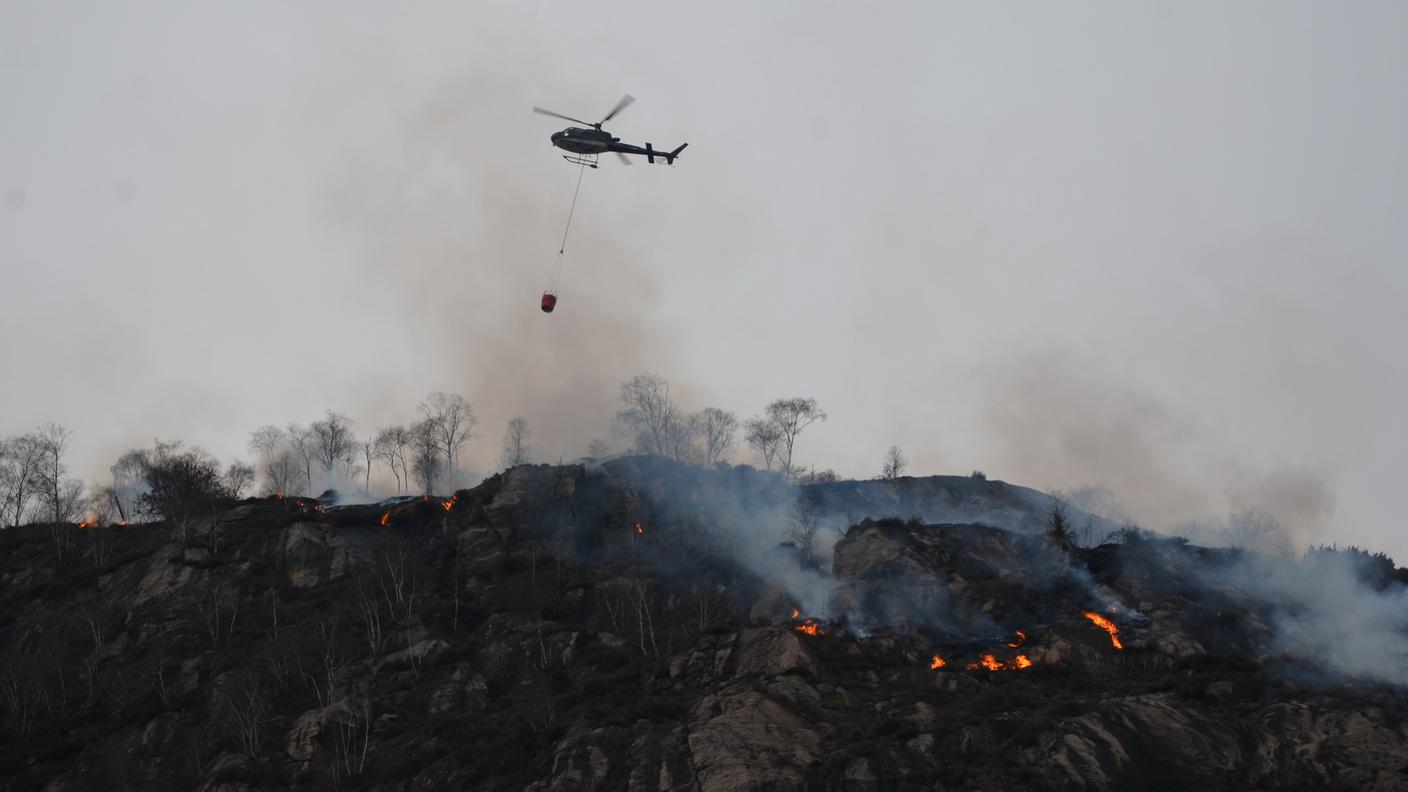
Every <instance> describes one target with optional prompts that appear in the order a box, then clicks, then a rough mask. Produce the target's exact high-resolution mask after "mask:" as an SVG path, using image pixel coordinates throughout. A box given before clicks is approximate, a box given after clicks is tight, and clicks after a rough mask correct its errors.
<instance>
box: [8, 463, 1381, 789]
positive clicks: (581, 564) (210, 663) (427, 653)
mask: <svg viewBox="0 0 1408 792" xmlns="http://www.w3.org/2000/svg"><path fill="white" fill-rule="evenodd" d="M965 481H966V480H950V479H928V480H923V479H916V480H908V481H907V482H901V483H898V484H893V483H892V484H889V485H886V486H888V487H889V489H888V490H886V489H883V488H881V485H879V484H870V483H867V484H857V483H854V482H839V483H835V484H826V485H818V486H816V487H812V488H807V489H803V490H801V491H798V490H795V489H793V488H789V487H787V486H785V485H783V484H782V483H781V482H779V481H777V480H776V479H775V478H773V477H770V476H768V475H765V474H760V473H756V472H753V471H747V470H737V471H702V470H699V469H696V468H689V467H685V466H679V465H670V464H665V463H662V462H658V461H654V460H646V459H624V460H618V461H616V462H612V463H608V464H607V465H605V466H603V467H597V468H591V469H587V468H583V467H579V466H562V467H549V466H537V467H521V468H516V469H514V470H512V471H510V472H508V473H506V474H504V475H501V476H496V477H494V478H492V479H489V480H488V481H486V482H484V483H483V484H482V485H481V486H479V487H476V488H475V489H473V490H468V491H462V492H460V493H457V494H456V495H455V496H454V497H453V498H451V499H439V498H430V499H411V500H407V501H403V502H397V503H388V504H377V505H368V506H358V507H345V508H337V509H328V508H323V507H321V506H319V505H318V503H317V502H315V501H301V500H298V499H292V498H290V499H284V500H279V499H267V500H255V501H246V502H244V503H242V504H238V505H233V506H232V507H231V508H229V509H228V510H226V511H224V512H223V513H222V514H221V515H220V517H219V520H218V521H207V522H205V523H202V524H199V525H196V526H195V527H194V528H192V529H191V530H190V531H188V533H187V534H186V536H184V537H181V536H177V535H174V534H173V532H172V531H171V530H170V529H169V528H166V527H163V526H162V525H142V526H123V527H109V528H102V529H82V530H79V529H77V528H74V527H71V526H62V527H52V528H51V527H46V526H31V527H27V528H21V529H14V530H10V531H4V532H0V554H3V555H0V714H2V715H3V719H4V720H3V726H4V729H5V731H4V738H3V740H0V789H3V790H22V789H47V790H79V789H105V790H107V789H153V790H156V789H161V790H166V789H202V790H224V791H226V792H235V791H236V790H263V789H309V790H313V789H348V790H354V789H360V790H402V789H406V790H410V789H476V790H479V789H483V790H497V789H501V790H522V789H530V790H539V791H540V792H547V791H548V790H554V791H560V792H568V791H569V790H571V791H574V792H575V791H576V790H634V791H638V792H645V791H647V790H650V791H654V790H662V791H663V790H680V791H683V790H709V791H712V790H899V789H928V790H939V789H943V790H950V789H987V790H1002V789H1018V788H1026V789H1128V788H1143V789H1180V790H1181V789H1188V788H1196V787H1202V788H1206V789H1270V788H1282V789H1284V788H1292V789H1296V788H1301V789H1356V790H1358V789H1385V790H1387V789H1408V718H1405V716H1408V695H1405V693H1404V689H1403V688H1402V687H1400V686H1399V685H1398V684H1396V683H1397V682H1398V681H1399V680H1398V679H1397V677H1396V676H1395V673H1401V672H1402V664H1401V663H1400V662H1399V661H1400V658H1396V657H1394V656H1393V653H1394V652H1396V651H1397V650H1398V648H1399V644H1398V643H1396V640H1397V639H1398V638H1400V637H1401V636H1395V635H1393V634H1391V633H1392V630H1389V631H1387V632H1388V633H1390V634H1386V635H1382V636H1379V637H1378V639H1377V640H1376V642H1375V643H1373V644H1372V645H1373V646H1374V647H1375V648H1379V649H1383V650H1384V651H1386V652H1388V654H1389V655H1390V657H1389V660H1388V661H1387V662H1368V663H1360V664H1358V665H1356V664H1355V662H1354V655H1353V654H1346V655H1344V656H1339V655H1335V656H1330V654H1329V653H1330V652H1331V651H1332V648H1322V647H1321V645H1320V644H1319V643H1317V640H1320V636H1321V632H1323V630H1322V631H1321V632H1317V631H1316V630H1319V629H1320V628H1319V625H1320V624H1321V622H1320V621H1317V620H1315V619H1313V618H1311V617H1312V616H1313V615H1314V614H1316V613H1318V610H1317V609H1319V608H1321V604H1320V601H1319V600H1316V599H1314V597H1313V596H1311V595H1308V594H1307V595H1304V596H1302V598H1301V599H1295V596H1299V595H1295V596H1293V588H1294V587H1293V581H1294V580H1296V579H1298V578H1303V577H1307V576H1309V577H1315V576H1316V575H1317V574H1318V575H1319V578H1318V579H1319V580H1321V581H1327V580H1338V579H1339V578H1338V577H1335V575H1337V574H1338V571H1339V570H1342V569H1348V570H1350V571H1351V573H1352V574H1353V578H1352V583H1351V584H1349V585H1350V586H1351V588H1352V591H1349V592H1347V593H1345V596H1346V597H1350V598H1351V599H1349V600H1344V601H1348V602H1359V601H1360V600H1355V599H1352V598H1353V597H1361V596H1362V597H1367V598H1368V599H1367V600H1364V601H1366V602H1373V603H1381V602H1382V603H1389V604H1393V603H1396V602H1399V601H1401V599H1395V598H1401V592H1402V590H1403V588H1404V587H1403V583H1402V582H1401V581H1402V580H1403V578H1404V576H1405V575H1404V572H1403V570H1396V569H1394V568H1393V566H1392V564H1391V563H1390V564H1388V566H1387V568H1386V569H1385V568H1383V563H1382V561H1381V560H1375V559H1372V558H1369V557H1361V556H1362V554H1360V555H1355V554H1321V555H1320V556H1317V558H1316V559H1312V560H1309V561H1306V562H1300V563H1301V565H1300V566H1295V565H1294V563H1293V562H1276V563H1277V564H1283V565H1291V566H1290V567H1287V568H1286V569H1281V568H1280V567H1255V566H1253V567H1249V566H1248V564H1249V563H1251V562H1249V560H1248V559H1247V558H1244V557H1242V556H1241V555H1240V554H1238V553H1235V552H1232V551H1213V550H1207V549H1202V548H1196V547H1190V546H1186V545H1182V544H1178V543H1174V542H1167V541H1162V540H1154V539H1150V538H1147V537H1141V536H1139V535H1126V536H1124V537H1123V538H1124V539H1125V540H1126V541H1124V542H1123V543H1121V544H1109V545H1104V546H1101V547H1097V548H1095V549H1092V550H1081V549H1078V548H1073V547H1069V546H1066V545H1064V544H1063V543H1060V542H1053V541H1052V540H1050V539H1048V538H1047V537H1046V536H1045V535H1044V534H1042V533H1041V532H1040V531H1039V530H1037V528H1038V527H1039V522H1034V520H1036V519H1037V517H1036V515H1039V514H1040V513H1041V504H1040V503H1035V504H1033V503H1031V502H1027V505H1026V506H1025V507H1023V506H1022V505H1021V503H1022V502H1024V501H1023V500H1022V499H1021V498H1013V497H1011V496H1012V491H1015V490H1017V489H1019V488H1011V487H1009V485H1001V484H1000V483H996V482H993V483H991V484H989V483H986V482H972V483H962V482H965ZM980 485H981V487H980ZM954 486H958V487H962V488H964V489H963V491H962V492H961V493H959V494H958V495H954V496H952V497H950V496H949V495H945V494H940V493H953V492H957V490H954V489H953V487H954ZM982 488H988V489H991V491H992V492H993V493H994V494H993V495H992V497H991V499H985V497H984V496H983V495H982V492H983V491H984V490H983V489H982ZM1028 492H1030V491H1028ZM887 493H889V494H887ZM926 493H927V494H926ZM799 498H800V499H801V501H802V503H804V504H811V507H810V508H806V509H803V508H799V507H798V506H797V502H798V500H799ZM946 499H947V500H946ZM919 502H924V503H927V504H928V505H927V506H924V507H916V506H914V505H913V504H915V503H919ZM940 506H943V507H944V508H950V509H954V510H956V511H949V512H944V511H942V509H941V508H939V507H940ZM818 513H819V514H824V515H828V516H829V517H828V519H834V518H835V517H836V515H843V516H844V518H845V519H846V520H847V521H848V522H852V523H853V524H851V525H850V526H849V527H847V528H846V529H845V533H844V536H841V537H839V540H837V539H838V537H836V536H831V537H825V536H823V535H817V536H814V537H812V541H811V542H810V546H808V542H807V541H805V540H806V531H798V530H797V527H798V520H801V521H803V522H806V521H808V520H810V519H811V518H810V517H808V516H807V515H809V514H810V515H815V514H818ZM889 515H897V516H898V518H899V519H895V518H891V517H889ZM912 515H918V517H919V519H913V520H910V519H909V518H910V517H911V516H912ZM945 515H948V516H945ZM953 515H962V516H961V517H959V518H957V519H955V517H954V516H953ZM978 517H981V518H982V519H981V520H979V519H977V518H978ZM936 520H937V521H942V522H939V523H938V524H935V523H934V522H931V521H936ZM979 521H980V522H983V523H986V524H983V525H979V524H973V523H975V522H979ZM787 537H790V539H791V541H790V543H789V542H785V541H783V539H784V538H787ZM1341 556H1343V557H1341ZM1254 561H1256V560H1254ZM1256 563H1261V562H1260V561H1256ZM1316 565H1318V566H1316ZM1248 569H1253V570H1254V571H1255V574H1251V575H1247V574H1246V573H1247V570H1248ZM1278 570H1279V571H1278ZM1281 572H1290V573H1291V574H1289V575H1287V580H1288V581H1292V582H1288V583H1286V586H1287V587H1288V588H1285V589H1281V588H1276V587H1274V586H1270V585H1269V584H1268V583H1267V581H1275V580H1279V579H1280V578H1279V577H1278V575H1279V574H1281ZM1318 588H1320V589H1324V588H1326V586H1324V585H1322V586H1319V587H1318ZM1361 589H1362V591H1361ZM1336 601H1340V600H1336ZM1401 612H1402V611H1401V610H1399V611H1393V610H1392V609H1391V608H1387V609H1385V613H1386V614H1390V615H1389V616H1386V617H1385V618H1389V619H1390V621H1392V619H1393V618H1397V617H1392V616H1391V614H1393V613H1400V614H1401ZM1365 618H1367V619H1368V621H1365V620H1364V619H1359V620H1353V619H1351V620H1350V621H1351V622H1352V623H1353V624H1355V625H1357V626H1356V628H1355V629H1357V630H1361V631H1364V632H1368V631H1372V630H1373V629H1377V625H1378V624H1379V622H1376V621H1373V619H1372V618H1368V617H1365ZM1328 621H1334V620H1333V619H1331V620H1328ZM1326 629H1328V628H1326ZM1330 635H1331V637H1332V638H1335V640H1333V641H1331V643H1332V644H1333V645H1335V646H1339V645H1342V644H1345V643H1346V642H1345V641H1344V640H1340V639H1338V638H1337V637H1335V636H1337V635H1338V634H1334V633H1331V634H1330ZM1367 640H1368V639H1366V641H1367ZM1322 655H1324V656H1322ZM1396 663H1397V664H1398V665H1395V664H1396Z"/></svg>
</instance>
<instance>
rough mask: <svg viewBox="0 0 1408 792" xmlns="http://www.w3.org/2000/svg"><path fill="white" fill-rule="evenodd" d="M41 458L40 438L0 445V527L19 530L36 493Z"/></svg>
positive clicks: (10, 440) (20, 437)
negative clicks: (12, 527)
mask: <svg viewBox="0 0 1408 792" xmlns="http://www.w3.org/2000/svg"><path fill="white" fill-rule="evenodd" d="M42 458H43V453H42V449H41V446H40V443H39V438H38V437H37V436H35V435H33V434H26V435H18V436H15V437H8V438H5V439H4V440H3V441H0V526H2V525H14V526H18V525H20V524H21V523H23V522H24V521H25V517H26V515H28V514H29V506H30V503H31V502H32V501H33V500H34V499H35V497H36V495H37V490H38V489H39V468H40V463H41V461H42Z"/></svg>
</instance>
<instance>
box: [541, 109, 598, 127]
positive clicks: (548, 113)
mask: <svg viewBox="0 0 1408 792" xmlns="http://www.w3.org/2000/svg"><path fill="white" fill-rule="evenodd" d="M533 112H535V113H539V114H541V115H545V116H552V117H553V118H561V119H562V120H563V121H576V122H577V123H579V124H585V125H587V126H596V124H593V123H592V122H590V121H583V120H582V119H580V118H573V117H572V116H565V115H563V114H562V113H554V112H553V111H551V110H544V109H543V108H541V107H535V108H533Z"/></svg>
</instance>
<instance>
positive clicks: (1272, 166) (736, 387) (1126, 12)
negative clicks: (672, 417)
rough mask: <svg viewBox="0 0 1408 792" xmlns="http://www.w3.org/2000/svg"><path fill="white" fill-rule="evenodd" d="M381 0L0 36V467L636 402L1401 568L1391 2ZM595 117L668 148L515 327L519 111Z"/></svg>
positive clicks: (12, 11) (154, 7) (25, 16)
mask: <svg viewBox="0 0 1408 792" xmlns="http://www.w3.org/2000/svg"><path fill="white" fill-rule="evenodd" d="M411 5H412V4H397V5H395V6H393V5H391V4H384V3H378V4H371V3H347V2H338V3H316V4H315V3H298V4H288V3H242V4H192V3H175V2H167V3H123V4H116V3H97V2H90V3H28V2H19V1H18V0H12V1H7V2H0V108H3V113H4V115H3V123H0V191H3V202H0V268H2V269H3V273H2V274H0V333H2V334H3V338H4V341H3V343H0V373H3V377H4V384H3V391H0V433H10V432H19V431H24V430H27V429H29V428H30V427H32V426H33V425H35V424H37V423H40V422H45V421H51V420H52V421H57V422H60V423H63V424H66V425H68V426H70V427H72V428H73V429H74V430H75V431H76V436H75V438H74V445H73V448H74V457H73V462H74V464H73V467H74V472H75V473H78V474H81V475H84V476H85V477H88V478H90V479H92V478H96V477H97V476H99V475H100V474H101V472H102V471H105V469H106V467H107V465H108V464H110V462H111V460H112V458H113V457H114V456H115V455H116V453H117V452H119V451H120V450H122V449H123V448H125V447H128V446H130V445H131V444H134V443H140V442H146V441H149V440H150V439H151V438H152V437H155V436H160V437H163V438H182V439H184V440H186V441H187V442H190V443H196V444H200V445H203V446H205V447H207V448H208V449H210V450H211V451H214V452H216V453H217V454H219V455H221V456H224V457H230V456H233V455H235V454H243V453H244V443H245V440H246V438H247V432H248V431H249V430H250V429H253V428H254V427H256V426H258V425H260V424H265V423H280V424H282V423H285V422H288V421H301V422H304V421H309V420H312V419H314V418H317V417H318V416H319V415H320V413H321V412H322V411H323V410H324V409H326V408H333V409H336V410H339V411H341V412H344V413H347V414H348V415H350V416H351V417H352V418H353V419H354V420H355V421H356V422H357V429H359V430H360V431H362V432H368V431H371V430H374V429H375V428H376V427H377V426H380V425H383V424H385V423H388V422H392V421H404V420H408V419H410V418H412V417H414V408H415V404H416V402H417V401H419V399H420V398H421V397H422V396H423V395H424V394H425V393H426V392H428V391H430V390H436V389H441V390H453V391H458V392H461V393H464V394H465V395H466V396H467V397H469V398H470V399H471V400H472V401H473V403H474V404H475V406H476V408H477V409H478V411H479V413H480V416H481V419H482V420H481V425H480V429H479V435H480V437H479V440H478V443H477V446H476V449H475V450H474V451H472V452H471V454H470V456H471V458H473V459H474V460H476V463H477V464H478V465H479V467H480V468H481V469H484V468H487V467H488V466H489V464H490V462H491V460H492V459H493V458H494V457H495V456H496V455H497V453H498V441H499V436H500V434H501V433H502V431H503V424H504V422H505V421H506V420H507V419H508V418H509V417H510V416H512V415H515V414H522V415H524V416H526V417H527V418H528V419H529V421H530V422H531V423H532V424H533V426H534V431H535V437H534V441H535V443H536V444H537V445H539V446H540V447H541V448H542V449H543V450H544V453H545V454H546V455H548V456H550V457H551V458H552V459H553V460H555V459H556V458H557V457H558V455H559V454H566V455H567V456H569V457H571V456H574V455H578V454H581V453H583V452H584V451H585V447H586V444H587V442H588V441H589V440H590V439H591V438H592V437H594V436H600V435H605V434H606V432H607V431H608V427H609V416H610V415H611V413H612V411H613V409H614V407H615V392H616V385H617V383H619V382H620V381H621V380H622V379H624V378H626V377H629V376H630V375H631V374H633V373H636V372H639V371H641V370H647V369H648V370H654V371H657V372H659V373H661V374H662V375H664V376H666V377H668V378H669V379H670V380H671V381H672V382H673V383H675V385H676V387H677V391H678V393H679V394H680V395H681V396H682V398H683V399H684V400H685V401H686V402H687V403H688V404H689V405H690V406H693V407H702V406H705V405H706V404H716V405H718V406H722V407H725V408H728V409H732V410H735V411H737V412H739V413H740V414H743V415H747V414H751V413H753V412H756V411H758V410H760V409H761V407H762V406H763V405H764V404H765V403H766V402H767V401H768V400H770V399H772V398H776V397H780V396H790V395H811V396H815V397H816V398H817V399H818V400H819V401H820V402H821V404H822V406H823V407H824V408H825V409H826V410H827V411H828V412H829V413H830V416H831V418H830V420H829V421H828V422H826V423H825V424H822V425H818V426H817V427H815V428H813V429H811V430H809V431H808V433H807V434H806V435H805V436H804V438H803V441H802V444H801V447H800V449H799V453H800V455H801V457H802V459H803V461H804V462H806V463H808V464H815V465H818V466H822V467H834V468H835V469H836V470H838V471H839V472H841V473H843V474H847V475H854V476H867V475H873V474H874V473H875V472H876V471H877V470H878V468H879V465H880V461H881V456H882V454H883V452H884V450H885V448H886V447H887V446H889V445H890V444H892V443H898V444H900V445H902V446H903V447H904V448H905V450H906V451H907V452H908V454H909V456H910V457H911V458H912V460H913V471H914V472H915V473H967V472H968V471H970V470H972V469H974V468H982V469H984V470H986V471H987V472H988V473H989V474H990V475H992V476H994V477H1001V478H1004V479H1007V480H1010V481H1015V482H1019V483H1023V484H1027V485H1031V486H1036V487H1043V488H1046V487H1075V486H1079V485H1082V484H1104V485H1106V486H1109V487H1110V488H1112V489H1113V490H1115V492H1116V494H1117V496H1119V497H1120V498H1121V499H1122V500H1124V501H1125V502H1126V504H1127V505H1128V506H1129V507H1130V509H1131V511H1133V512H1134V513H1135V514H1136V516H1138V517H1140V518H1141V519H1143V520H1144V521H1146V523H1147V524H1149V525H1152V526H1154V527H1163V526H1165V525H1168V524H1170V523H1172V522H1175V521H1177V520H1180V519H1184V518H1187V517H1190V516H1194V515H1197V514H1204V513H1209V512H1219V511H1225V510H1226V509H1227V508H1230V507H1234V506H1244V505H1253V506H1258V507H1261V508H1266V509H1269V510H1271V511H1273V512H1276V513H1278V514H1280V515H1281V516H1282V518H1283V519H1284V520H1286V521H1287V522H1289V523H1291V524H1293V525H1294V526H1295V527H1297V529H1298V530H1299V531H1301V532H1302V535H1303V537H1305V538H1309V537H1311V536H1312V535H1313V537H1314V538H1315V539H1317V540H1323V541H1338V542H1340V543H1347V542H1359V543H1361V544H1369V545H1372V546H1375V547H1382V548H1384V549H1387V550H1389V551H1390V552H1392V553H1394V554H1395V555H1396V556H1398V560H1399V561H1400V562H1403V561H1408V538H1405V537H1403V536H1402V535H1401V533H1400V532H1399V531H1398V530H1397V529H1398V528H1399V525H1400V523H1401V517H1400V516H1399V513H1398V508H1397V490H1398V489H1399V488H1400V486H1401V484H1400V478H1401V471H1400V464H1399V460H1400V453H1401V452H1400V449H1401V448H1402V447H1403V446H1404V444H1405V440H1408V429H1405V423H1404V421H1403V420H1402V419H1401V417H1400V412H1401V409H1402V405H1403V404H1404V402H1405V396H1408V392H1405V391H1408V387H1406V386H1408V371H1405V363H1404V355H1403V352H1402V350H1401V349H1400V344H1401V340H1402V339H1403V338H1404V335H1405V333H1404V331H1405V329H1408V328H1405V324H1406V323H1408V320H1405V318H1404V312H1403V310H1402V305H1403V303H1404V298H1405V291H1408V288H1405V286H1408V272H1405V267H1404V264H1405V253H1408V230H1405V223H1404V221H1403V219H1404V211H1405V209H1408V147H1405V142H1404V141H1405V140H1408V129H1406V128H1405V126H1408V125H1406V124H1405V120H1408V99H1405V97H1408V48H1405V47H1404V46H1403V45H1402V43H1403V41H1405V40H1408V5H1404V4H1402V3H1394V2H1382V3H1369V2H1358V3H1338V4H1329V3H1288V2H1266V3H1253V2H1245V3H1236V4H1228V3H1172V2H1170V3H1128V2H1104V3H1061V4H1049V3H1031V4H1006V5H1003V6H1001V7H998V6H996V5H994V4H982V5H973V4H938V3H913V4H904V5H901V4H894V5H892V6H891V7H890V8H889V9H888V10H885V11H883V12H880V11H878V10H876V9H875V8H874V7H872V6H867V5H865V4H857V3H820V2H796V3H744V2H739V3H709V4H694V7H692V8H689V9H677V8H676V7H674V6H671V5H668V4H666V5H662V4H660V3H645V2H639V3H615V4H611V5H610V6H609V7H608V6H602V5H600V4H581V3H530V2H497V3H458V2H457V3H443V4H432V3H418V4H413V6H414V8H413V9H412V8H409V6H411ZM608 8H609V10H608ZM627 92H629V93H632V94H634V95H635V96H636V97H637V98H638V100H639V101H638V102H637V104H636V105H635V106H633V107H631V108H630V109H629V110H628V111H626V112H625V113H624V114H623V115H622V116H621V117H620V118H619V119H618V120H617V121H615V122H613V123H612V124H611V125H609V128H610V129H611V130H612V131H613V132H615V133H616V134H618V135H621V136H622V137H623V138H624V139H626V140H628V141H631V142H637V143H639V142H643V141H647V140H648V141H650V142H651V143H653V144H655V145H656V146H657V147H666V146H670V147H673V146H675V145H678V144H679V143H681V142H685V141H688V142H689V143H690V148H689V149H688V150H687V151H686V152H685V155H684V156H683V157H682V158H681V160H680V162H679V163H678V166H677V167H675V168H673V169H671V168H665V167H658V166H657V167H650V166H647V165H645V164H644V163H643V162H642V163H640V164H638V165H636V166H635V167H632V168H622V167H620V166H619V164H618V163H616V162H615V161H614V158H613V159H612V160H611V161H608V162H605V163H604V165H603V167H602V168H601V170H600V171H597V172H588V173H587V174H586V179H585V181H584V184H583V187H582V202H581V204H580V206H579V208H578V215H577V220H576V224H575V226H574V231H573V237H572V240H571V242H570V243H569V249H568V258H567V263H566V271H565V273H564V277H563V287H562V294H561V303H560V307H559V309H558V311H557V312H556V313H554V314H553V315H552V316H550V317H549V316H544V315H543V314H541V313H540V312H539V311H538V310H537V307H536V303H537V298H538V294H539V292H540V290H541V289H542V287H543V285H544V283H545V281H546V280H547V278H548V275H549V271H550V268H551V265H552V261H553V254H554V253H555V252H556V247H557V243H558V236H559V234H560V233H561V228H562V222H563V220H564V215H565V212H566V209H567V202H568V199H569V197H570V193H571V189H572V185H573V181H574V179H575V177H576V170H575V169H574V168H573V167H572V166H570V165H568V164H566V163H564V162H563V161H562V160H561V159H559V158H558V156H557V153H558V152H556V151H555V150H554V149H552V148H550V146H549V143H548V135H549V134H551V133H552V132H553V131H555V130H556V129H558V128H560V126H561V124H558V123H557V122H556V121H555V120H553V119H549V118H546V117H543V116H537V115H533V114H531V113H530V112H529V110H530V108H531V107H532V106H533V105H534V104H541V105H545V106H547V107H551V108H553V109H556V110H559V111H561V112H564V113H567V114H569V115H577V116H578V117H584V118H595V117H599V116H600V115H601V114H603V113H605V112H606V110H608V109H609V108H610V107H611V106H612V105H613V104H614V103H615V102H616V100H617V99H618V98H620V96H621V95H622V94H623V93H627ZM617 445H618V447H619V445H620V441H619V440H618V441H617ZM1311 531H1315V533H1314V534H1311V533H1310V532H1311Z"/></svg>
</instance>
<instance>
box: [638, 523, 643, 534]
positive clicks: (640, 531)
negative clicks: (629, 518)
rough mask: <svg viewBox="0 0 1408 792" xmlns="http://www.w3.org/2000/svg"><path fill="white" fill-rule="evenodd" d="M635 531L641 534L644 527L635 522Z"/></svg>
mask: <svg viewBox="0 0 1408 792" xmlns="http://www.w3.org/2000/svg"><path fill="white" fill-rule="evenodd" d="M636 533H638V534H643V533H645V529H644V528H642V527H640V523H636Z"/></svg>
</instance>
